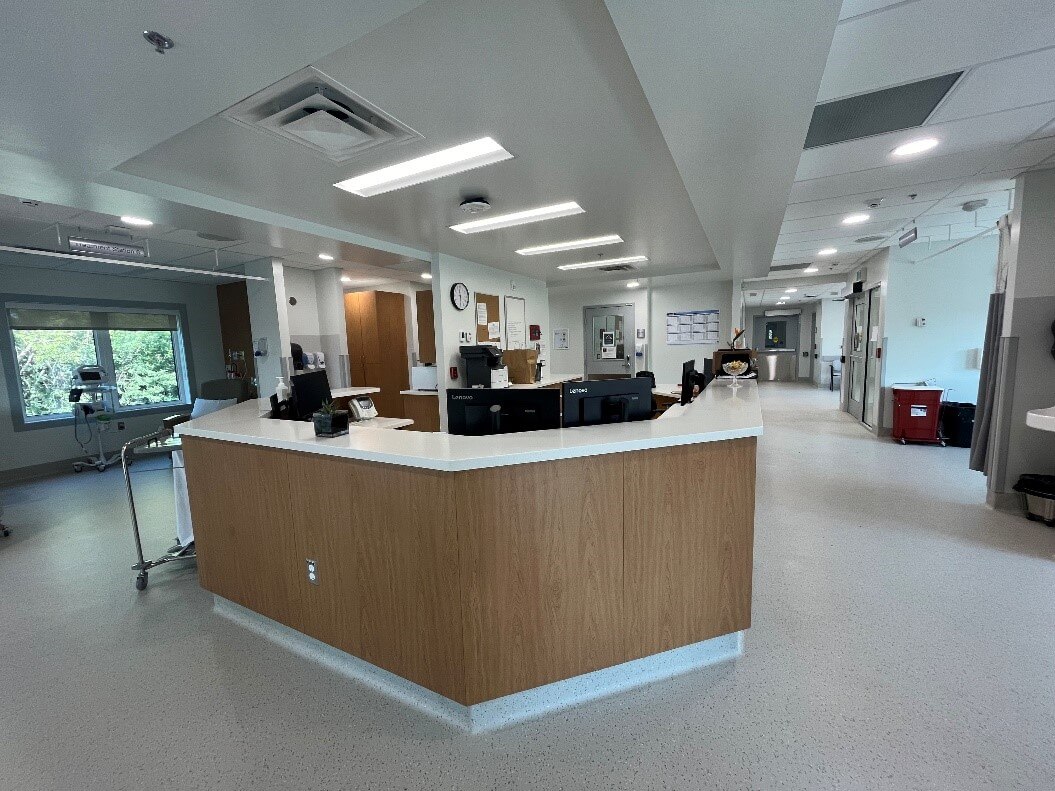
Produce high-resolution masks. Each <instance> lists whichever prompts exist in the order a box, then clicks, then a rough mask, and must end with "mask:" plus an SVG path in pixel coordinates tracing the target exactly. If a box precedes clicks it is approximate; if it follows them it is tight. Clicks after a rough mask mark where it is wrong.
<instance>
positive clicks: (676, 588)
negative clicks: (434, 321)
mask: <svg viewBox="0 0 1055 791" xmlns="http://www.w3.org/2000/svg"><path fill="white" fill-rule="evenodd" d="M463 348H464V354H465V362H466V364H467V365H468V367H469V370H472V371H473V373H472V374H471V376H474V377H476V376H480V377H490V373H489V372H490V370H491V368H490V367H489V366H490V365H491V364H493V363H497V362H499V361H500V360H501V357H502V355H501V353H500V352H499V350H497V349H496V348H495V347H487V349H488V351H487V354H481V353H480V351H479V347H463ZM488 360H490V362H488ZM470 361H472V362H471V363H470ZM709 362H710V361H708V363H709ZM477 366H479V370H476V367H477ZM703 367H704V368H706V369H709V368H710V365H707V366H703ZM734 367H735V366H734ZM683 369H684V375H683V381H682V382H681V383H680V384H677V385H659V386H655V384H654V382H653V381H651V378H650V377H648V376H637V377H629V378H622V379H600V380H583V379H582V377H579V376H574V377H573V376H568V377H560V376H557V377H553V378H551V379H544V380H541V381H538V382H533V383H530V384H527V385H513V386H509V387H491V386H490V380H489V381H488V383H487V384H486V386H481V387H470V388H453V387H452V388H447V389H446V390H445V397H446V416H447V421H448V426H449V427H448V430H447V431H437V432H423V431H407V430H405V429H406V428H408V427H409V425H408V424H409V423H410V422H411V421H410V420H407V419H403V420H399V419H393V418H387V419H386V418H383V417H380V418H378V417H375V418H369V417H367V418H365V419H364V420H362V421H356V420H354V419H353V420H352V421H351V423H350V427H348V428H343V427H341V426H338V431H337V432H336V435H333V434H334V432H332V431H326V432H320V430H319V429H320V426H319V412H318V409H319V408H320V407H322V406H323V404H324V403H325V402H331V400H332V401H335V402H336V404H337V406H338V407H339V406H340V405H341V403H342V402H343V401H344V400H347V399H352V400H355V399H357V398H358V399H363V400H369V391H370V390H371V388H361V389H351V390H335V391H333V392H329V390H328V383H327V379H326V374H325V372H324V371H314V372H305V373H301V374H298V375H296V376H293V377H292V390H291V392H289V393H288V397H287V398H285V399H279V398H277V396H273V397H271V398H269V399H260V400H257V399H253V400H249V401H245V402H243V403H240V404H237V405H234V406H230V407H228V408H226V409H222V410H219V411H216V412H212V413H210V414H207V415H204V416H202V417H199V418H196V419H193V420H190V421H189V422H186V423H183V424H181V425H180V426H178V427H177V431H178V433H179V435H180V437H181V439H182V447H183V453H184V455H185V464H186V482H187V488H188V492H189V499H190V508H191V513H192V516H193V523H194V533H195V540H196V547H197V554H198V568H199V575H200V581H201V585H202V586H204V587H205V588H206V589H207V590H209V591H211V592H212V593H213V594H214V595H215V609H216V611H217V612H218V613H220V614H222V615H225V616H227V617H229V618H230V619H232V620H233V621H235V622H237V623H238V624H241V625H242V626H245V627H247V628H250V629H253V630H255V631H257V632H259V633H261V634H264V635H266V636H268V637H270V638H272V639H274V640H277V641H279V642H281V643H282V644H283V645H286V646H287V647H289V648H292V649H293V650H296V651H299V652H301V653H302V654H305V655H308V656H311V657H313V658H315V659H317V660H319V661H322V662H325V663H326V664H327V665H328V666H330V667H332V668H335V669H337V670H339V671H341V672H345V673H348V674H350V675H352V676H354V677H356V678H358V679H360V680H363V681H366V682H367V683H369V684H371V685H373V686H375V687H376V688H378V689H380V690H382V691H383V692H385V693H387V694H391V695H392V696H394V697H396V698H398V699H399V700H401V701H404V702H405V703H407V704H409V705H412V706H415V707H418V708H421V709H424V710H426V711H428V712H431V713H432V714H434V715H437V716H441V717H443V718H445V719H447V720H450V721H452V722H454V723H457V724H458V725H460V726H462V727H464V728H466V729H468V730H470V731H481V730H487V729H490V728H494V727H499V726H502V725H506V724H510V723H513V722H517V721H519V720H522V719H524V718H528V717H535V716H538V715H539V714H541V713H544V712H546V711H550V710H553V709H558V708H562V707H565V706H569V705H572V704H575V703H577V702H581V701H584V700H588V699H592V698H597V697H601V696H605V695H610V694H613V693H615V692H618V691H620V690H624V689H627V688H630V687H633V686H635V685H639V684H643V683H648V682H653V681H656V680H657V679H661V678H664V677H669V676H672V675H675V674H678V673H683V672H686V671H687V670H690V669H692V668H696V667H699V666H702V665H706V664H709V663H713V662H717V661H721V660H731V659H734V658H735V657H736V656H738V655H739V654H740V653H741V649H742V637H743V633H744V631H745V630H746V629H747V628H748V627H749V626H750V624H751V578H752V544H753V537H754V508H755V447H756V438H757V437H758V436H759V435H760V434H761V432H762V418H761V411H760V407H759V401H758V393H757V389H756V384H755V383H754V382H753V381H748V382H746V383H744V384H741V383H740V382H739V381H737V380H736V379H735V378H728V377H727V378H726V379H724V380H722V381H716V382H712V381H711V379H712V377H710V376H709V375H708V374H706V373H702V372H697V371H696V370H695V363H694V361H688V362H686V364H685V365H684V366H683ZM708 385H709V386H708ZM362 391H365V392H362ZM282 394H283V395H287V394H286V393H285V391H283V392H282ZM438 397H439V395H438V394H437V395H434V396H433V398H438ZM329 409H330V411H335V412H337V413H343V410H340V409H336V410H334V409H333V408H332V405H331V406H330V407H329ZM345 419H347V417H345ZM322 428H326V429H331V428H332V426H330V425H329V424H327V425H325V426H323V427H322ZM320 433H322V436H320Z"/></svg>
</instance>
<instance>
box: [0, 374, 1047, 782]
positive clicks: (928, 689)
mask: <svg viewBox="0 0 1055 791" xmlns="http://www.w3.org/2000/svg"><path fill="white" fill-rule="evenodd" d="M764 405H765V416H766V435H765V437H763V439H762V440H761V444H760V446H759V448H760V455H759V508H758V519H757V532H756V545H755V546H756V554H755V597H754V626H753V628H752V629H751V630H750V631H749V632H748V633H747V640H746V653H745V655H744V656H743V657H742V658H741V659H740V660H738V661H736V662H734V663H729V664H726V665H723V666H720V667H714V668H709V669H705V670H702V671H700V672H697V673H694V674H690V675H687V676H683V677H681V678H678V679H675V680H673V681H669V682H664V683H661V684H657V685H654V686H652V687H648V688H644V689H640V690H637V691H634V692H630V693H627V694H623V695H621V696H619V697H616V698H611V699H608V700H605V701H601V702H598V703H593V704H590V705H586V706H582V707H580V708H577V709H574V710H571V711H567V712H564V713H560V714H557V715H553V716H550V717H548V718H545V719H542V720H539V721H535V722H531V723H528V724H525V725H521V726H518V727H514V728H510V729H508V730H505V731H501V732H498V733H491V734H487V735H484V736H475V737H474V736H468V735H465V734H462V733H459V732H455V731H453V730H451V729H450V728H449V727H447V726H445V725H443V724H440V723H438V722H435V721H432V720H429V719H427V718H424V717H423V716H422V715H420V714H418V713H416V712H414V711H409V710H407V709H405V708H403V707H402V706H400V705H399V704H397V703H394V702H391V701H389V700H387V699H383V698H380V697H378V696H377V695H375V694H374V693H372V692H369V691H367V690H365V689H363V688H360V687H358V686H356V685H355V684H354V683H351V682H349V681H347V680H345V679H344V678H340V677H336V676H334V675H331V674H330V673H329V672H328V671H326V670H324V669H321V668H319V667H315V666H313V665H311V664H310V663H307V662H305V661H304V660H301V659H299V658H297V657H295V656H293V655H291V654H288V653H286V652H284V651H283V650H282V649H280V648H277V647H275V646H273V645H271V644H270V643H268V642H266V641H264V640H262V639H260V638H257V637H255V636H253V635H251V634H249V633H247V632H242V631H239V630H232V629H231V627H230V625H229V624H228V623H227V622H226V621H223V620H221V619H219V618H217V617H215V616H214V615H213V614H212V613H211V609H210V608H211V599H210V597H209V596H208V595H206V594H205V593H203V592H202V591H201V590H200V589H199V588H198V586H197V584H196V580H195V576H194V572H193V570H183V571H180V570H175V571H173V570H171V569H169V570H162V571H159V572H156V573H155V574H154V575H152V578H151V582H150V588H149V589H148V591H147V592H146V594H144V595H139V594H137V593H136V592H135V590H133V587H132V577H133V575H132V574H131V572H130V571H129V569H128V566H129V565H130V563H131V562H132V544H131V536H130V530H129V527H128V517H127V513H126V510H125V503H124V496H123V491H122V486H121V477H120V473H119V472H118V471H116V470H115V471H111V472H108V473H106V474H103V475H98V474H96V473H94V472H93V473H84V474H83V475H81V476H72V475H71V476H65V477H62V478H58V479H52V480H49V481H43V482H37V483H32V484H27V485H21V486H18V487H12V488H9V489H7V490H6V491H5V492H4V496H5V498H6V502H7V506H8V512H7V515H6V520H7V521H8V522H9V523H10V524H11V525H12V526H13V527H14V528H15V531H16V532H15V533H14V535H12V536H11V538H9V539H0V541H2V542H3V543H2V544H0V791H14V790H15V789H17V790H18V791H36V790H37V789H49V790H50V789H56V790H61V791H68V790H72V789H89V790H91V791H94V790H95V789H99V790H100V791H103V790H105V791H121V790H123V789H139V788H151V789H168V788H171V789H182V790H183V791H190V789H210V790H212V789H232V790H233V791H242V790H243V789H298V791H300V790H301V789H426V788H427V789H452V791H455V790H456V791H469V790H470V789H528V788H530V789H546V790H547V791H550V790H552V789H585V788H590V789H635V790H643V789H723V791H724V790H727V789H811V791H815V790H817V789H840V790H843V789H869V790H872V789H898V790H899V791H905V790H907V789H957V791H963V790H965V789H1000V790H1001V791H1006V790H1007V789H1020V788H1021V789H1038V790H1039V789H1046V790H1047V791H1050V789H1053V788H1055V746H1053V745H1055V530H1050V529H1048V528H1045V527H1043V526H1040V525H1037V524H1035V523H1031V522H1027V521H1026V520H1024V519H1020V518H1017V517H1015V516H1012V515H1007V514H1001V513H994V512H992V511H988V510H986V509H985V508H984V507H983V506H981V505H979V503H980V502H981V501H982V499H983V484H982V479H981V477H980V476H978V475H977V474H975V473H969V472H967V471H966V459H967V457H966V451H963V450H956V449H941V448H932V447H908V448H902V447H899V446H897V445H895V444H893V443H891V442H885V441H884V442H880V441H877V440H875V439H873V438H872V437H871V436H870V435H868V434H866V433H865V432H864V431H863V430H862V429H860V428H859V427H858V426H857V425H856V424H854V423H853V422H852V421H851V420H849V419H848V418H846V417H845V416H842V415H839V414H838V413H837V412H836V406H835V401H834V398H833V396H832V395H831V394H829V393H828V392H827V391H826V390H814V389H812V388H808V387H795V386H778V385H773V386H769V387H768V388H767V389H766V391H765V395H764ZM136 485H137V492H139V496H140V504H141V510H142V512H143V513H144V514H149V515H150V518H149V519H147V520H146V521H147V522H148V523H149V527H148V531H147V532H148V535H149V541H150V543H151V544H152V547H151V550H150V552H151V553H153V554H156V553H158V552H160V551H161V550H162V549H164V547H165V546H167V542H168V537H169V536H170V535H171V533H172V529H171V527H170V526H169V525H170V523H171V520H172V513H171V505H170V502H169V501H170V493H169V492H170V490H169V485H170V481H169V473H168V472H165V471H163V470H162V471H153V472H151V471H143V472H140V473H139V474H138V476H137V481H136Z"/></svg>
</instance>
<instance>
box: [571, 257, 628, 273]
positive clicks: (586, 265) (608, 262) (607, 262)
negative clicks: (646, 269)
mask: <svg viewBox="0 0 1055 791" xmlns="http://www.w3.org/2000/svg"><path fill="white" fill-rule="evenodd" d="M647 260H648V257H647V256H643V255H628V256H626V257H625V258H598V259H597V260H596V261H583V262H582V263H581V264H561V265H560V266H558V267H557V269H562V270H564V271H568V270H569V269H596V268H597V267H599V266H616V265H617V264H640V263H643V262H644V261H647Z"/></svg>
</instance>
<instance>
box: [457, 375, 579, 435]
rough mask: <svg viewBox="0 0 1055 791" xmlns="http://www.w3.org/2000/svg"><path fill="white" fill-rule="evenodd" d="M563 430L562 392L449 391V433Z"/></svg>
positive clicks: (471, 389) (544, 390)
mask: <svg viewBox="0 0 1055 791" xmlns="http://www.w3.org/2000/svg"><path fill="white" fill-rule="evenodd" d="M547 428H560V391H559V390H554V389H552V388H545V387H543V388H537V389H536V388H531V389H525V390H510V389H508V388H498V389H488V388H479V387H473V388H468V389H459V390H448V391H447V432H448V433H449V434H464V435H467V436H483V435H485V434H515V433H517V432H519V431H539V430H541V429H547Z"/></svg>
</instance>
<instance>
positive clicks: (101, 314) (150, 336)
mask: <svg viewBox="0 0 1055 791" xmlns="http://www.w3.org/2000/svg"><path fill="white" fill-rule="evenodd" d="M7 319H8V322H9V325H10V328H11V343H12V349H13V351H14V361H15V372H16V376H17V378H18V385H19V388H20V391H21V403H22V416H23V418H24V420H25V421H26V422H27V423H34V422H40V421H46V420H55V419H58V418H65V417H68V416H69V414H70V404H69V392H70V388H71V386H72V379H73V372H74V371H75V370H76V369H77V368H78V367H79V366H81V365H99V366H102V368H103V369H105V370H106V372H107V373H108V374H109V375H110V377H111V381H112V382H113V383H114V384H116V385H117V393H116V399H115V400H116V407H117V411H118V412H119V413H120V412H128V411H133V410H136V409H147V408H150V407H157V406H165V405H170V404H179V403H185V402H186V401H187V400H188V398H187V387H186V374H185V371H186V364H185V360H184V357H183V342H182V337H181V334H180V328H179V317H178V315H177V314H176V313H175V312H161V311H158V312H150V311H136V310H130V309H126V308H122V309H121V310H120V311H114V310H106V309H95V308H80V307H77V308H74V307H66V306H62V307H58V306H48V305H8V309H7Z"/></svg>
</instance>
